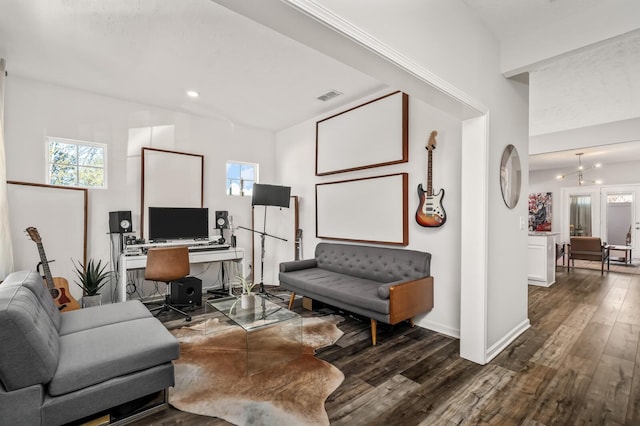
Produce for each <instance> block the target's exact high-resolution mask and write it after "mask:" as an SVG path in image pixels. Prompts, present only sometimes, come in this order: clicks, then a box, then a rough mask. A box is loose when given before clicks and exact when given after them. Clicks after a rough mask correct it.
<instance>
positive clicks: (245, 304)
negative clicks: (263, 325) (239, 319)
mask: <svg viewBox="0 0 640 426" xmlns="http://www.w3.org/2000/svg"><path fill="white" fill-rule="evenodd" d="M238 280H239V281H240V284H241V285H242V294H241V295H240V307H241V308H242V309H252V308H253V306H254V305H255V300H256V299H255V295H254V294H253V292H252V291H251V290H253V287H255V286H256V284H255V283H252V282H251V281H249V280H247V279H246V278H244V277H243V276H241V275H238Z"/></svg>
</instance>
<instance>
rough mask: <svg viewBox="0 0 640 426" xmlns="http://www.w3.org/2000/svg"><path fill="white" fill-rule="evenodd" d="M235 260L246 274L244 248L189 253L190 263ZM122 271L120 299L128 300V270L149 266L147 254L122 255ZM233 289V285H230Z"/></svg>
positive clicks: (119, 290)
mask: <svg viewBox="0 0 640 426" xmlns="http://www.w3.org/2000/svg"><path fill="white" fill-rule="evenodd" d="M224 261H234V262H239V263H240V265H241V267H242V276H243V277H244V276H246V274H245V270H244V249H241V248H230V249H227V250H212V251H199V252H190V253H189V263H191V264H195V263H211V262H224ZM119 266H120V271H119V274H118V301H119V302H124V301H125V300H127V272H128V271H130V270H132V269H144V268H145V266H147V255H146V254H142V255H135V256H127V255H125V254H121V255H120V265H119ZM229 290H231V286H229Z"/></svg>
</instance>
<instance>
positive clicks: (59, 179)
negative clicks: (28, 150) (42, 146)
mask: <svg viewBox="0 0 640 426" xmlns="http://www.w3.org/2000/svg"><path fill="white" fill-rule="evenodd" d="M46 143H47V183H48V184H50V185H60V186H77V187H82V188H106V187H107V145H106V144H101V143H95V142H84V141H75V140H70V139H61V138H53V137H48V138H47V140H46Z"/></svg>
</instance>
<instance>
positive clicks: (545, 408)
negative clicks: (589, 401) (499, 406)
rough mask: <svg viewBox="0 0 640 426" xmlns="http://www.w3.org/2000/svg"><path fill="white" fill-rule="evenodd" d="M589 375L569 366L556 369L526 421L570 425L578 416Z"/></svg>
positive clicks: (589, 380)
mask: <svg viewBox="0 0 640 426" xmlns="http://www.w3.org/2000/svg"><path fill="white" fill-rule="evenodd" d="M590 384H591V377H589V376H586V375H584V374H580V373H578V372H577V371H576V370H574V369H571V368H563V369H562V370H557V371H556V373H555V375H553V377H552V378H551V380H549V381H548V382H547V385H546V386H545V388H544V391H543V392H542V395H540V396H539V397H538V398H536V403H535V404H534V406H533V407H532V409H531V411H530V412H529V414H528V415H527V417H526V419H525V421H524V422H525V423H526V422H530V421H532V422H539V423H541V424H544V425H571V424H574V420H575V419H576V418H577V417H578V413H579V411H580V409H581V406H582V403H583V401H584V397H585V395H586V394H587V390H588V388H589V385H590Z"/></svg>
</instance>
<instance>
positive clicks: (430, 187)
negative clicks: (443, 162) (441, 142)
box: [427, 149, 433, 197]
mask: <svg viewBox="0 0 640 426" xmlns="http://www.w3.org/2000/svg"><path fill="white" fill-rule="evenodd" d="M432 152H433V149H430V150H429V154H428V159H427V195H428V196H430V197H431V196H433V185H432V184H431V178H432V177H433V174H432V171H431V164H432V159H431V158H432Z"/></svg>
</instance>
